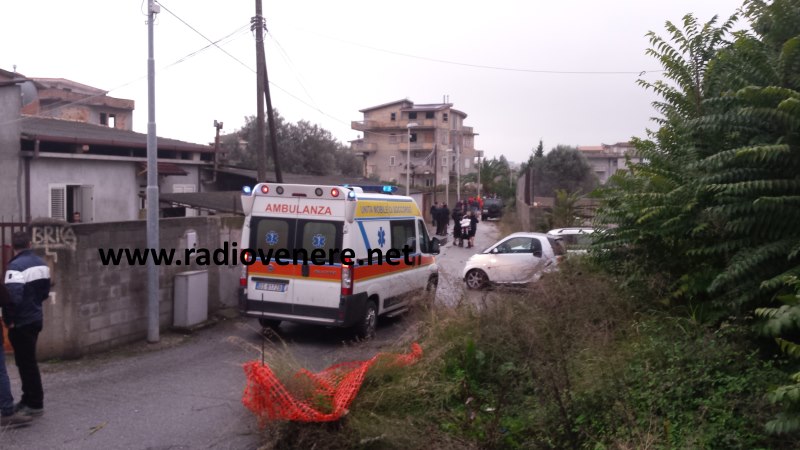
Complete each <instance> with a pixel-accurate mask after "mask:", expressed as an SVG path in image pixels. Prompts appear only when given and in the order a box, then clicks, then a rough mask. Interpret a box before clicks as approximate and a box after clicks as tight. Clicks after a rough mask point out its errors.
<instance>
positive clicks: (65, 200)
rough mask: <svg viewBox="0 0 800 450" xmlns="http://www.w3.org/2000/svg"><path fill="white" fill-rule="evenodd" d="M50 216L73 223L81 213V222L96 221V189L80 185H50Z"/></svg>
mask: <svg viewBox="0 0 800 450" xmlns="http://www.w3.org/2000/svg"><path fill="white" fill-rule="evenodd" d="M49 188H50V195H49V199H48V200H49V205H50V206H49V215H50V217H51V218H53V219H60V220H66V221H69V222H72V221H74V220H75V217H76V215H75V213H79V216H80V221H81V222H92V221H94V187H93V186H89V185H79V184H51V185H49Z"/></svg>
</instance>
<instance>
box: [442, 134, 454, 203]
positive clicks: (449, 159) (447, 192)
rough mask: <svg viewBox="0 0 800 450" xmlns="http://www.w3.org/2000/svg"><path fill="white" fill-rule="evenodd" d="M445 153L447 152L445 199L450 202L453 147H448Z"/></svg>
mask: <svg viewBox="0 0 800 450" xmlns="http://www.w3.org/2000/svg"><path fill="white" fill-rule="evenodd" d="M445 153H447V180H446V181H445V184H444V195H445V199H446V200H447V202H448V203H449V202H450V166H451V165H452V164H453V156H452V155H453V149H452V148H448V149H447V150H445Z"/></svg>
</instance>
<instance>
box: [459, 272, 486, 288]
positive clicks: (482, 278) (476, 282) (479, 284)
mask: <svg viewBox="0 0 800 450" xmlns="http://www.w3.org/2000/svg"><path fill="white" fill-rule="evenodd" d="M464 281H466V283H467V287H468V288H470V289H481V288H483V287H484V286H486V283H488V282H489V277H487V276H486V273H485V272H484V271H482V270H479V269H472V270H470V271H469V272H467V276H466V277H464Z"/></svg>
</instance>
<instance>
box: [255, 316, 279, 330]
mask: <svg viewBox="0 0 800 450" xmlns="http://www.w3.org/2000/svg"><path fill="white" fill-rule="evenodd" d="M258 324H259V325H261V327H262V328H264V329H265V330H277V329H278V326H279V325H280V324H281V321H280V320H275V319H258Z"/></svg>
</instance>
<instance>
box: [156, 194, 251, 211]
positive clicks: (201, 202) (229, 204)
mask: <svg viewBox="0 0 800 450" xmlns="http://www.w3.org/2000/svg"><path fill="white" fill-rule="evenodd" d="M241 196H242V191H219V192H187V193H183V194H159V195H158V201H159V202H160V203H179V204H181V205H187V206H190V207H193V208H200V209H206V210H211V211H216V212H218V213H234V214H235V213H242V197H241Z"/></svg>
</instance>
